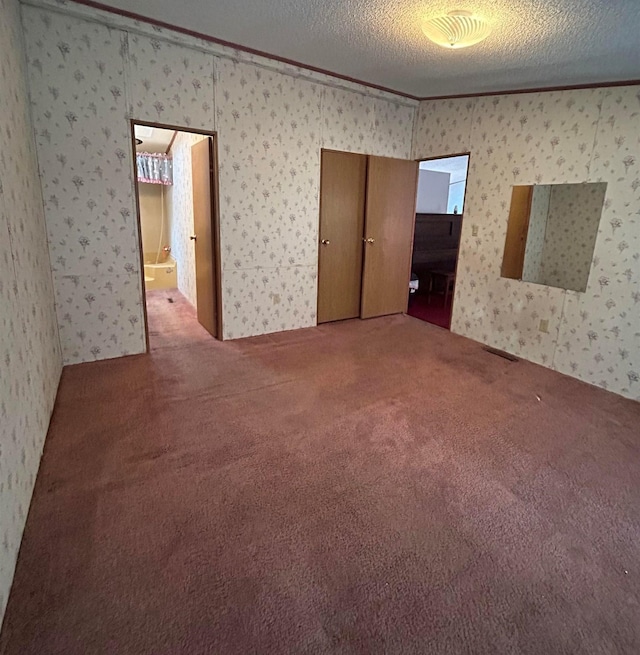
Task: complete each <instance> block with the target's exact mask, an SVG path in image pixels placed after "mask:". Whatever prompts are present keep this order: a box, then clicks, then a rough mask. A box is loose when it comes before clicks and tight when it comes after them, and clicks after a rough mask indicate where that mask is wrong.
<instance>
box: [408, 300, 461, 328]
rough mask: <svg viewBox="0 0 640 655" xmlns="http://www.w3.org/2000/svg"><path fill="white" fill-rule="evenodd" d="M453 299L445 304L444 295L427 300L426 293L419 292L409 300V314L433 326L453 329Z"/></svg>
mask: <svg viewBox="0 0 640 655" xmlns="http://www.w3.org/2000/svg"><path fill="white" fill-rule="evenodd" d="M452 305H453V297H452V296H450V297H449V298H448V300H447V302H446V303H445V302H444V295H433V296H431V298H430V299H429V300H427V295H426V294H425V293H420V292H418V293H417V294H415V296H412V297H411V298H410V299H409V308H408V310H407V314H409V316H413V317H414V318H419V319H420V320H421V321H427V323H431V324H432V325H438V326H439V327H443V328H445V329H447V330H449V329H450V328H451V308H452Z"/></svg>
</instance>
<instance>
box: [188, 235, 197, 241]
mask: <svg viewBox="0 0 640 655" xmlns="http://www.w3.org/2000/svg"><path fill="white" fill-rule="evenodd" d="M189 238H190V239H191V241H195V240H196V239H197V238H198V237H197V236H196V235H195V234H192V235H191V236H190V237H189Z"/></svg>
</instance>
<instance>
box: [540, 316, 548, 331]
mask: <svg viewBox="0 0 640 655" xmlns="http://www.w3.org/2000/svg"><path fill="white" fill-rule="evenodd" d="M538 329H539V330H540V332H544V333H546V334H549V319H548V318H541V319H540V327H539V328H538Z"/></svg>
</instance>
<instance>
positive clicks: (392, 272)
mask: <svg viewBox="0 0 640 655" xmlns="http://www.w3.org/2000/svg"><path fill="white" fill-rule="evenodd" d="M417 183H418V162H416V161H409V160H405V159H391V158H388V157H373V156H370V157H369V165H368V172H367V200H366V212H365V230H364V237H365V240H364V244H365V245H364V265H363V275H362V302H361V312H360V316H361V318H372V317H374V316H384V315H385V314H400V313H402V312H405V311H406V310H407V302H408V300H409V278H410V276H411V249H412V244H413V231H414V225H415V217H416V214H415V211H416V187H417Z"/></svg>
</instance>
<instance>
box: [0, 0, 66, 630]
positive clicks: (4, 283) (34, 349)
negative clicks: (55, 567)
mask: <svg viewBox="0 0 640 655" xmlns="http://www.w3.org/2000/svg"><path fill="white" fill-rule="evenodd" d="M24 57H25V55H24V46H23V40H22V29H21V24H20V14H19V8H18V2H17V0H0V88H1V89H2V93H1V94H0V304H1V306H2V310H1V311H0V362H1V365H0V508H1V511H0V624H1V623H2V617H3V615H4V610H5V607H6V603H7V598H8V594H9V588H10V586H11V580H12V578H13V571H14V566H15V561H16V558H17V555H18V548H19V546H20V540H21V537H22V531H23V528H24V523H25V520H26V517H27V511H28V509H29V502H30V500H31V493H32V490H33V485H34V482H35V478H36V474H37V472H38V465H39V462H40V455H41V453H42V448H43V445H44V439H45V435H46V433H47V428H48V425H49V418H50V416H51V411H52V409H53V403H54V400H55V395H56V390H57V388H58V380H59V378H60V372H61V368H62V365H61V355H60V342H59V339H58V328H57V323H56V316H55V309H54V304H53V284H52V279H51V270H50V267H49V254H48V251H47V239H46V232H45V224H44V212H43V207H42V197H41V193H40V185H39V183H38V169H37V165H36V158H35V145H34V143H33V132H32V127H31V125H30V122H29V104H28V95H27V88H26V72H25V61H24Z"/></svg>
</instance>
